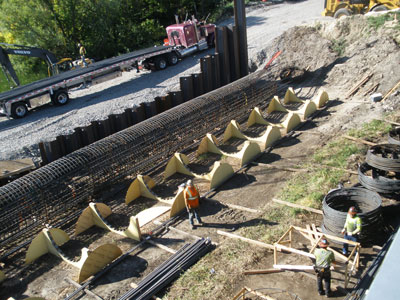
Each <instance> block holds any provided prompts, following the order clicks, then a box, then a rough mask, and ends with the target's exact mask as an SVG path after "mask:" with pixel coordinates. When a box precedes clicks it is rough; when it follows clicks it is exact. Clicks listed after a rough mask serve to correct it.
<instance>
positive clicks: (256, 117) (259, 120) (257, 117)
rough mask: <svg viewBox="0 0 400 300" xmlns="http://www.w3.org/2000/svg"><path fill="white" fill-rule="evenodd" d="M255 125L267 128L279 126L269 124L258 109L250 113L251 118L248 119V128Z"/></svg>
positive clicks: (255, 108)
mask: <svg viewBox="0 0 400 300" xmlns="http://www.w3.org/2000/svg"><path fill="white" fill-rule="evenodd" d="M254 124H260V125H266V126H269V125H271V126H277V125H274V124H272V123H270V122H268V121H267V120H265V119H264V117H263V116H262V113H261V111H260V109H259V108H258V107H254V108H253V110H252V111H251V113H250V116H249V118H248V119H247V127H250V126H252V125H254Z"/></svg>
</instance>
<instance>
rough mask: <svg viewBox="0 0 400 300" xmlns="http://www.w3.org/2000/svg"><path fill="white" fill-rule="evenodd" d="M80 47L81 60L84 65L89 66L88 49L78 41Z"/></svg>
mask: <svg viewBox="0 0 400 300" xmlns="http://www.w3.org/2000/svg"><path fill="white" fill-rule="evenodd" d="M78 48H79V55H80V56H81V60H82V67H87V63H86V60H85V56H86V49H85V47H83V45H82V44H81V43H78Z"/></svg>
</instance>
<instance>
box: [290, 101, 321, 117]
mask: <svg viewBox="0 0 400 300" xmlns="http://www.w3.org/2000/svg"><path fill="white" fill-rule="evenodd" d="M303 103H304V105H302V107H301V108H300V109H299V110H296V111H293V112H294V113H296V114H299V115H300V116H302V121H305V120H306V119H307V118H308V117H309V116H310V115H311V114H312V113H314V112H315V111H316V110H317V105H316V104H315V103H314V102H312V101H311V100H306V101H304V102H303Z"/></svg>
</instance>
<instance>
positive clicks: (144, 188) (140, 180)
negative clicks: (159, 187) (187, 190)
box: [125, 165, 176, 205]
mask: <svg viewBox="0 0 400 300" xmlns="http://www.w3.org/2000/svg"><path fill="white" fill-rule="evenodd" d="M167 168H168V165H167ZM155 185H156V183H155V182H154V180H153V179H151V178H150V176H147V175H145V176H143V175H138V176H137V177H136V178H135V180H134V181H133V182H132V183H131V185H130V186H129V188H128V191H127V192H126V196H125V204H127V205H128V204H129V203H131V202H132V201H133V200H135V199H137V198H139V197H140V196H142V197H146V198H149V199H153V200H157V201H160V202H163V203H166V204H170V205H172V203H173V202H174V201H175V198H167V199H164V198H161V197H158V196H157V195H156V194H155V193H154V192H153V191H152V190H151V189H152V188H153V187H154V186H155ZM175 197H176V196H175Z"/></svg>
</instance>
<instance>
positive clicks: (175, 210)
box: [169, 186, 186, 218]
mask: <svg viewBox="0 0 400 300" xmlns="http://www.w3.org/2000/svg"><path fill="white" fill-rule="evenodd" d="M184 190H185V189H184V187H183V186H179V190H178V194H177V195H179V196H177V197H175V201H174V203H173V204H172V207H171V210H170V212H169V216H170V218H172V217H175V216H176V215H177V214H179V213H180V212H181V211H182V210H183V209H185V208H186V204H185V198H184V195H183V191H184Z"/></svg>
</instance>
